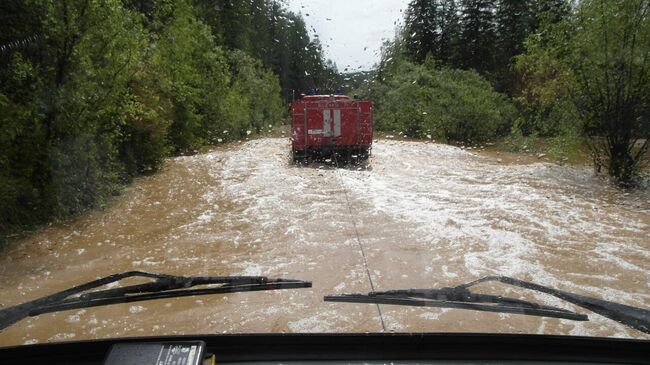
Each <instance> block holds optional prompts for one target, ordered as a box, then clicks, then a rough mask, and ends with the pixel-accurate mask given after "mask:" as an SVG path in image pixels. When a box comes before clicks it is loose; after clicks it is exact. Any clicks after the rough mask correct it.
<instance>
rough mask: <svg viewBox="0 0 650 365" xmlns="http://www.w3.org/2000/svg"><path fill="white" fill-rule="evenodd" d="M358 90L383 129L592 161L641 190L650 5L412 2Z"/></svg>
mask: <svg viewBox="0 0 650 365" xmlns="http://www.w3.org/2000/svg"><path fill="white" fill-rule="evenodd" d="M357 93H359V94H362V95H364V96H368V97H371V98H373V100H375V101H376V104H377V118H376V119H377V128H378V129H379V130H385V131H400V132H403V133H404V134H406V135H408V136H411V137H419V138H427V137H428V138H436V139H438V140H443V141H449V142H462V143H469V144H472V143H480V142H483V141H486V140H496V141H499V144H500V145H501V146H502V147H503V148H507V149H509V150H511V151H521V150H533V149H535V148H537V149H540V148H543V152H544V153H545V154H548V155H550V156H551V157H553V158H557V159H560V160H568V159H572V158H575V155H576V154H583V153H587V154H588V156H590V158H591V160H592V162H593V164H594V168H595V171H597V172H602V173H607V174H609V175H611V176H613V177H614V178H615V179H616V180H618V181H619V182H620V183H621V184H623V185H627V186H629V185H634V184H636V183H638V182H639V176H640V173H641V170H642V168H643V164H644V161H647V159H644V155H645V154H646V152H647V150H648V147H649V143H650V142H649V141H650V0H623V1H605V0H580V1H576V2H572V1H569V0H457V1H454V0H435V1H430V0H413V1H411V3H410V4H409V6H408V9H407V11H406V13H405V18H404V24H403V26H402V27H401V28H400V29H399V30H398V32H397V33H396V36H395V39H393V40H392V41H390V42H387V43H386V44H385V46H384V48H383V54H382V59H381V62H380V64H379V66H378V69H377V70H376V72H375V73H374V74H373V75H372V77H371V78H370V79H369V82H367V83H363V84H362V85H361V86H360V87H359V89H358V90H357ZM540 141H541V142H540Z"/></svg>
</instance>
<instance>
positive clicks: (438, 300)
mask: <svg viewBox="0 0 650 365" xmlns="http://www.w3.org/2000/svg"><path fill="white" fill-rule="evenodd" d="M488 281H498V282H501V283H504V284H509V285H513V286H517V287H520V288H525V289H530V290H534V291H537V292H541V293H545V294H549V295H552V296H554V297H556V298H560V299H562V300H565V301H567V302H570V303H573V304H575V305H577V306H580V307H582V308H585V309H588V310H590V311H592V312H594V313H598V314H600V315H601V316H603V317H607V318H609V319H612V320H614V321H616V322H619V323H621V324H624V325H626V326H629V327H632V328H634V329H637V330H639V331H641V332H645V333H650V311H648V310H645V309H641V308H636V307H632V306H629V305H625V304H619V303H615V302H610V301H607V300H602V299H596V298H591V297H587V296H584V295H579V294H574V293H570V292H565V291H562V290H557V289H553V288H549V287H546V286H543V285H538V284H535V283H531V282H527V281H523V280H518V279H514V278H510V277H506V276H486V277H484V278H481V279H479V280H475V281H471V282H469V283H466V284H461V285H458V286H455V287H450V288H441V289H405V290H389V291H382V292H370V293H368V294H342V295H328V296H325V298H324V299H325V301H326V302H349V303H373V304H391V305H407V306H419V307H439V308H458V309H469V310H476V311H484V312H498V313H513V314H524V315H531V316H541V317H554V318H562V319H569V320H574V321H588V320H589V317H588V316H586V315H584V314H579V313H576V312H572V311H569V310H566V309H563V308H558V307H552V306H546V305H540V304H536V303H532V302H528V301H525V300H520V299H514V298H508V297H503V296H498V295H486V294H477V293H472V292H471V291H470V290H469V288H470V287H471V286H474V285H477V284H480V283H484V282H488Z"/></svg>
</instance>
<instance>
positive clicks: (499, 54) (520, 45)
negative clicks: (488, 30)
mask: <svg viewBox="0 0 650 365" xmlns="http://www.w3.org/2000/svg"><path fill="white" fill-rule="evenodd" d="M532 5H533V4H532V0H499V2H498V5H497V10H496V23H497V26H496V44H495V45H496V48H497V51H496V62H495V63H496V73H497V74H496V75H495V78H496V82H495V84H496V85H495V86H496V88H497V90H499V91H506V92H508V93H511V92H512V89H513V86H514V82H515V77H514V74H513V73H512V72H511V69H510V68H511V65H512V62H513V57H515V56H517V55H519V54H521V53H522V52H523V49H524V40H525V39H526V38H527V37H528V35H529V34H530V33H531V32H532V31H533V30H534V26H535V19H534V13H533V12H532Z"/></svg>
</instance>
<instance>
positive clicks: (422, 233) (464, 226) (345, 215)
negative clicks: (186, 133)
mask: <svg viewBox="0 0 650 365" xmlns="http://www.w3.org/2000/svg"><path fill="white" fill-rule="evenodd" d="M288 151H289V142H288V140H287V139H281V138H275V139H274V138H266V139H259V140H253V141H249V142H245V143H241V144H235V145H231V146H228V147H224V148H222V149H217V150H215V151H213V152H211V153H207V154H201V155H196V156H191V157H178V158H174V159H171V160H169V161H168V163H167V164H166V166H165V168H164V169H163V170H162V171H161V172H160V173H158V174H156V175H153V176H149V177H145V178H142V179H139V180H138V181H137V182H136V183H134V184H133V185H132V186H131V187H129V188H128V189H127V190H126V191H125V192H124V194H123V195H122V196H121V197H119V198H118V199H117V200H116V202H115V203H114V204H112V205H111V207H110V208H108V209H107V210H105V211H103V212H95V213H92V214H89V215H88V216H86V217H83V218H81V219H78V220H76V221H74V222H72V223H69V224H62V225H57V226H53V227H50V228H47V229H43V230H42V231H40V232H38V233H36V234H34V235H32V236H31V237H29V238H26V239H23V240H21V241H20V242H17V243H14V244H12V245H11V246H10V247H8V248H7V249H5V250H3V251H0V290H1V293H2V295H1V296H0V306H2V307H7V306H10V305H13V304H17V303H20V302H24V301H26V300H30V299H34V298H36V297H39V296H43V295H46V294H50V293H52V292H55V291H58V290H62V289H66V288H68V287H71V286H73V285H77V284H79V283H82V282H86V281H90V280H93V279H95V278H97V277H100V276H105V275H109V274H113V273H118V272H123V271H128V270H143V271H149V272H157V273H167V274H176V275H231V274H244V275H266V276H270V277H287V278H297V279H304V280H311V281H313V288H310V289H297V290H291V291H276V292H257V293H237V294H229V295H223V296H217V295H214V296H204V297H196V298H192V297H189V298H179V299H171V300H159V301H152V302H142V303H131V304H120V305H113V306H108V307H99V308H89V309H85V310H73V311H67V312H60V313H55V314H46V315H41V316H38V317H35V318H30V319H26V320H23V321H21V322H19V323H17V324H15V325H14V326H12V327H10V328H8V329H6V330H5V331H3V332H0V346H5V345H14V344H24V343H36V342H46V341H61V340H81V339H91V338H105V337H122V336H143V335H163V334H189V333H222V332H334V331H336V332H364V331H381V330H382V327H381V322H380V320H379V316H378V311H377V307H376V306H374V305H364V304H344V303H326V302H323V301H322V297H323V295H326V294H331V293H355V292H367V291H369V290H370V284H369V279H368V273H369V274H370V275H371V277H372V281H373V283H374V285H375V287H376V289H377V290H385V289H395V288H412V287H420V288H426V287H441V286H452V285H457V284H460V283H462V282H465V281H469V280H473V279H477V278H479V277H482V276H485V275H508V276H513V277H516V278H519V279H523V280H530V281H534V282H537V283H539V284H544V285H548V286H552V287H555V288H558V289H562V290H567V291H573V292H576V293H579V294H585V295H590V296H594V297H599V298H604V299H608V300H613V301H617V302H622V303H625V304H629V305H633V306H639V307H645V308H649V307H650V283H649V280H648V272H649V269H650V198H649V197H648V195H647V193H639V192H636V193H626V192H623V191H619V190H616V189H614V188H612V187H611V186H609V185H607V184H606V183H604V182H602V181H600V180H598V179H597V178H595V177H593V175H592V173H591V171H590V170H589V169H587V168H585V169H582V168H572V167H561V166H557V165H552V164H548V163H541V162H537V161H532V162H529V163H514V162H509V161H500V160H499V159H497V158H496V157H494V156H489V155H481V154H478V153H473V152H470V151H465V150H462V149H459V148H456V147H452V146H447V145H440V144H433V143H418V142H405V141H392V140H380V141H378V142H377V143H376V145H375V148H374V150H373V156H372V158H371V160H370V162H369V165H368V168H362V169H357V168H349V169H344V168H338V169H337V168H331V167H323V168H319V166H318V165H315V166H306V167H297V166H293V165H292V164H291V163H290V162H289V153H288ZM360 245H361V247H363V248H364V251H365V256H366V261H367V270H366V264H365V263H364V258H363V256H362V254H361V251H360ZM477 290H478V291H483V292H486V291H488V290H490V291H492V292H495V293H500V294H508V295H513V296H519V294H520V293H522V294H525V298H528V299H534V300H536V301H539V302H542V303H546V304H550V305H556V306H560V307H563V308H567V309H572V310H577V311H579V312H581V313H587V312H586V311H584V310H582V309H579V308H577V307H574V306H572V305H570V304H567V303H564V302H561V301H559V300H555V299H554V298H549V297H548V296H545V295H539V294H531V293H528V292H525V291H523V290H521V291H515V290H512V289H510V288H507V287H505V286H503V285H492V286H491V285H481V286H479V287H477ZM381 311H382V313H383V320H384V322H385V325H386V327H387V330H388V331H426V332H445V331H453V332H501V333H504V332H508V333H548V334H571V335H591V336H619V337H638V338H648V336H646V335H644V334H642V333H640V332H637V331H635V330H632V329H629V328H627V327H624V326H623V325H619V324H617V323H615V322H613V321H610V320H608V319H606V318H604V317H601V316H599V315H596V314H593V313H588V314H589V318H590V321H589V322H573V321H568V320H559V319H552V318H537V317H529V316H521V315H505V314H494V313H482V312H470V311H462V310H443V309H424V308H411V307H397V306H386V305H382V306H381Z"/></svg>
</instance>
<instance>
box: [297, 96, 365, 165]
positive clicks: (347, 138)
mask: <svg viewBox="0 0 650 365" xmlns="http://www.w3.org/2000/svg"><path fill="white" fill-rule="evenodd" d="M372 109H373V107H372V102H370V101H367V100H357V99H356V98H355V99H352V98H350V97H348V96H345V95H309V96H303V97H302V98H301V99H300V100H298V101H295V102H293V103H292V104H291V121H292V122H291V127H292V128H291V130H292V149H293V158H294V161H300V160H304V159H306V158H312V157H316V158H319V157H320V158H322V157H326V156H331V155H333V154H336V157H337V158H345V159H350V158H355V157H356V158H358V159H360V160H362V159H367V158H368V155H369V154H370V148H371V146H372V133H373V118H372Z"/></svg>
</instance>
